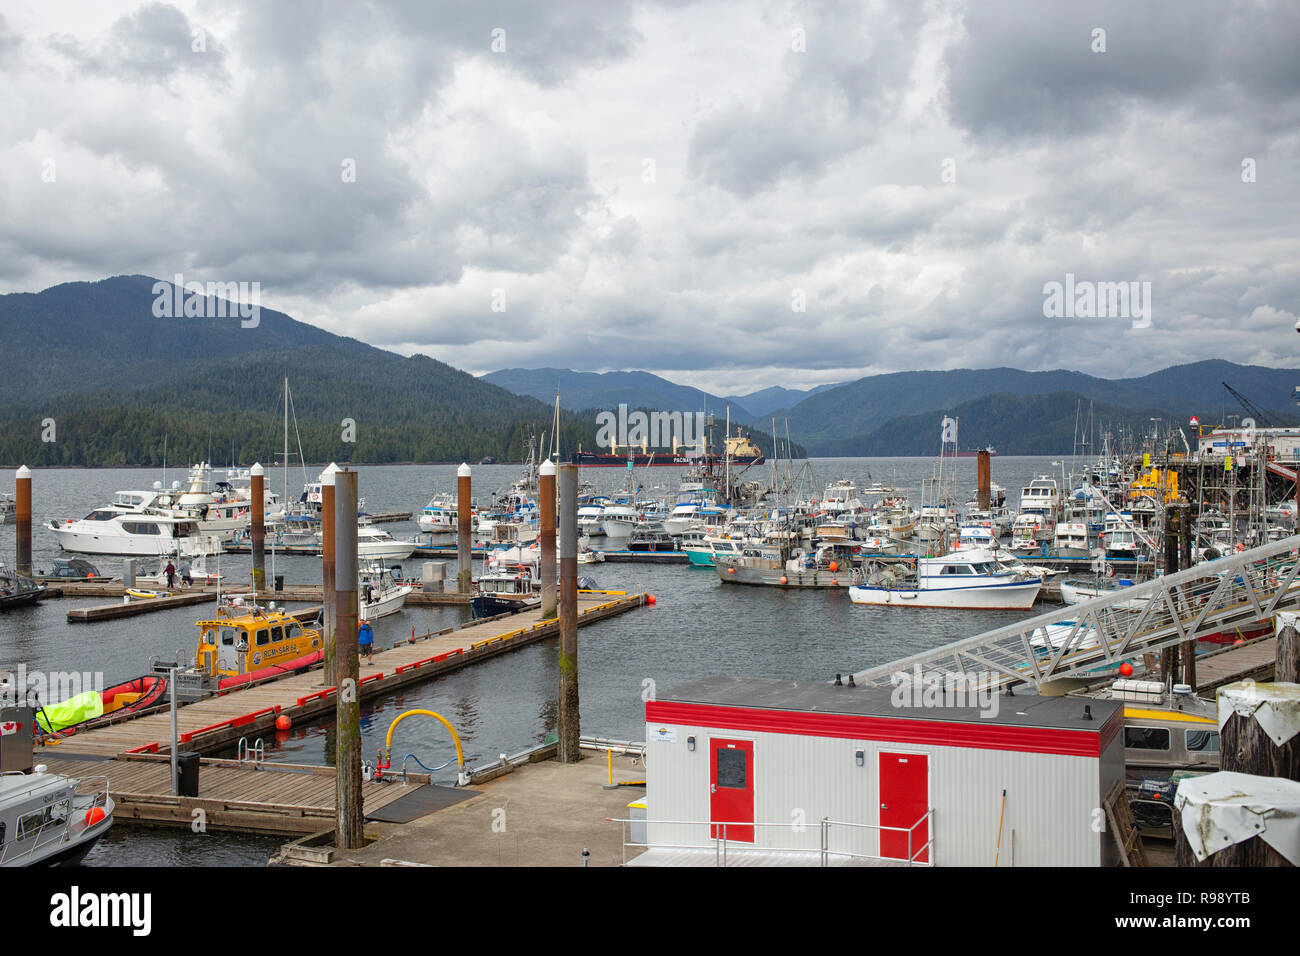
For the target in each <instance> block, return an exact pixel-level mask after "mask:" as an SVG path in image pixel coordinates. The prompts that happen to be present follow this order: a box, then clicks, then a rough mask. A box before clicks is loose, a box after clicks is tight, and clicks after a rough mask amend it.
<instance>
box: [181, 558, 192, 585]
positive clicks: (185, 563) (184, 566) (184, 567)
mask: <svg viewBox="0 0 1300 956" xmlns="http://www.w3.org/2000/svg"><path fill="white" fill-rule="evenodd" d="M181 584H183V585H185V586H186V587H190V586H191V585H193V584H194V577H193V575H191V574H190V561H189V558H185V559H184V560H182V561H181Z"/></svg>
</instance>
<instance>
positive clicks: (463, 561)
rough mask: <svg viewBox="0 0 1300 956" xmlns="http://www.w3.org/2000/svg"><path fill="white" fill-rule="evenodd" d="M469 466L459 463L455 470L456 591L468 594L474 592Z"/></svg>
mask: <svg viewBox="0 0 1300 956" xmlns="http://www.w3.org/2000/svg"><path fill="white" fill-rule="evenodd" d="M472 493H473V492H472V484H471V481H470V470H469V464H468V463H466V462H461V463H460V467H459V468H457V469H456V590H457V591H459V592H460V593H461V594H470V593H472V592H473V590H474V566H473V565H472V564H471V563H470V552H471V548H472V541H471V540H470V534H471V531H472V527H473V514H472V511H471V508H472V504H471V501H470V496H471V494H472Z"/></svg>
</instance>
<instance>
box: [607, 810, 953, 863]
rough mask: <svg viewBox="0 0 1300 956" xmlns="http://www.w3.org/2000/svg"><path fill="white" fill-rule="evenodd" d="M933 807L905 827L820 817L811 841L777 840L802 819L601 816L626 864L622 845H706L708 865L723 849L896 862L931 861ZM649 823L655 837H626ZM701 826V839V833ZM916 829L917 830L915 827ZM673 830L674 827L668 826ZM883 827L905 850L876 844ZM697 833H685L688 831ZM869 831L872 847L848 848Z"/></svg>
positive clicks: (724, 859) (720, 858)
mask: <svg viewBox="0 0 1300 956" xmlns="http://www.w3.org/2000/svg"><path fill="white" fill-rule="evenodd" d="M933 820H934V808H933V807H929V808H927V809H926V811H925V812H924V813H923V814H921V816H919V817H918V818H917V820H916V822H915V823H913V824H912V825H911V826H909V827H900V826H886V825H884V824H879V823H852V822H849V821H846V820H832V819H831V818H830V817H822V818H821V819H820V820H819V821H817V828H818V842H817V845H816V846H813V845H812V844H811V842H810V840H809V839H805V840H801V841H791V842H788V843H783V842H780V839H781V837H780V835H781V834H782V833H805V832H807V831H808V830H810V829H811V826H809V825H807V824H805V825H802V826H800V827H795V826H794V825H792V824H791V823H790V822H789V821H782V822H780V823H767V822H763V821H752V820H749V821H732V822H727V821H719V820H643V819H632V818H630V817H627V818H616V817H606V818H605V822H607V823H617V824H620V825H621V826H622V829H623V865H624V866H627V864H628V850H688V851H689V850H696V851H701V850H702V851H712V853H713V858H714V865H716V866H719V867H725V866H728V865H729V863H728V851H730V853H731V854H732V855H739V858H740V859H741V860H742V861H743V859H744V855H745V854H754V853H759V854H764V853H766V854H793V855H798V856H802V857H804V858H815V859H816V860H817V865H818V866H823V867H825V866H830V865H832V864H834V863H851V862H854V861H858V860H866V861H872V862H881V863H890V864H894V865H899V866H933V865H934V858H933V854H932V848H933V846H934V827H933V825H932V824H933ZM649 827H655V828H656V830H657V831H659V832H657V834H656V835H657V837H658V839H656V840H655V841H654V842H649V841H648V839H647V840H645V841H638V840H636V839H634V838H633V837H632V832H633V828H636V829H642V830H645V831H647V833H648V828H649ZM670 828H684V829H685V830H686V841H687V842H676V841H674V840H672V839H671V838H669V837H668V836H667V834H668V833H669V832H670ZM705 828H707V829H708V837H707V839H704V838H703V835H704V830H705ZM918 830H919V831H920V832H919V833H918V832H917V831H918ZM672 832H676V831H672ZM767 833H771V834H775V835H774V836H772V837H769V838H764V839H757V837H758V835H759V834H767ZM887 833H894V834H898V836H899V837H900V838H902V837H905V838H906V840H907V849H906V854H905V855H900V856H894V855H891V854H886V853H884V852H883V849H882V848H881V846H880V844H881V843H882V842H883V838H884V835H885V834H887ZM693 835H694V836H697V837H698V838H697V839H693V840H692V839H691V836H693ZM872 836H874V842H875V843H876V851H875V852H869V851H866V850H863V849H854V848H853V847H854V846H855V845H859V844H868V843H870V842H872V840H871V839H870V838H871V837H872Z"/></svg>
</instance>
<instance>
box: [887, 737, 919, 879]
mask: <svg viewBox="0 0 1300 956" xmlns="http://www.w3.org/2000/svg"><path fill="white" fill-rule="evenodd" d="M929 804H930V758H929V757H927V756H926V755H925V754H895V753H885V752H883V751H882V752H881V754H880V825H881V827H901V828H902V829H899V830H884V829H882V830H881V831H880V855H881V856H883V857H888V858H889V859H893V860H906V859H908V858H909V857H910V858H911V859H913V860H915V861H916V862H918V863H929V862H930V848H929V847H928V846H926V844H927V843H928V842H929V839H930V821H929V820H922V819H921V818H922V817H924V816H925V814H926V811H927V810H929V808H930V807H929ZM918 820H920V821H921V822H920V824H919V825H916V824H917V821H918ZM914 825H915V828H914V829H913V830H912V832H911V847H910V851H909V846H908V834H907V832H906V831H907V829H908V828H909V827H913V826H914ZM922 847H925V848H924V849H922Z"/></svg>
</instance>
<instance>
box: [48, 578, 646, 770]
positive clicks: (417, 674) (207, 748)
mask: <svg viewBox="0 0 1300 956" xmlns="http://www.w3.org/2000/svg"><path fill="white" fill-rule="evenodd" d="M646 603H648V596H647V595H644V594H627V593H625V592H621V591H608V592H593V591H584V592H582V593H581V594H579V597H578V626H579V627H585V626H586V625H588V624H592V623H595V622H596V621H601V620H604V619H605V618H608V617H613V616H615V615H618V614H623V613H625V612H627V611H630V610H633V609H635V608H638V607H641V606H642V605H643V604H646ZM559 627H560V624H559V620H558V619H557V618H550V619H547V620H543V619H542V615H541V610H540V609H537V608H534V609H531V610H528V611H521V612H519V613H517V614H506V615H498V616H497V617H493V618H487V619H485V620H483V621H473V622H468V623H466V624H463V625H459V626H456V627H449V628H444V629H443V630H440V631H434V632H431V633H428V634H424V635H418V636H416V637H414V638H408V639H406V640H403V641H401V642H400V643H398V644H397V645H396V646H395V647H393V648H390V649H389V650H385V651H376V652H375V655H374V661H373V662H372V663H366V662H364V661H363V662H362V664H361V680H360V683H359V686H358V694H359V697H360V699H362V700H365V699H368V698H371V697H377V696H380V695H382V694H387V693H389V692H391V691H393V690H396V689H397V688H399V687H405V686H409V685H412V684H416V683H422V682H424V681H427V680H429V679H431V678H433V677H436V676H438V675H440V674H445V673H447V672H448V671H452V670H458V669H459V668H462V667H465V666H467V665H469V664H473V663H477V662H478V661H481V660H486V659H487V658H489V657H495V656H497V655H499V654H503V653H506V652H508V651H512V650H515V649H516V648H519V647H524V646H526V645H528V644H533V643H535V642H537V641H540V640H544V639H546V638H548V637H552V636H554V635H556V634H558V633H559ZM323 677H324V671H323V669H321V668H319V667H318V668H314V669H312V670H309V671H306V672H303V673H298V674H291V675H288V676H284V677H279V678H276V679H273V680H269V681H264V682H261V683H258V684H253V685H249V686H246V687H243V688H240V689H237V690H232V691H229V692H226V693H222V694H220V695H218V696H216V697H209V698H205V699H204V700H201V701H198V702H196V703H192V704H186V705H184V706H181V707H179V708H177V728H178V735H179V738H180V746H181V747H182V748H183V749H185V750H195V751H199V752H200V753H212V752H213V751H216V750H220V749H222V748H225V747H230V746H234V745H235V743H236V742H237V741H238V740H239V738H240V737H246V736H254V735H257V734H260V733H268V732H270V731H272V730H273V729H274V726H275V721H276V718H277V717H279V716H281V715H284V716H287V717H289V718H290V719H291V720H292V721H294V722H295V723H297V722H300V721H303V720H310V719H313V718H316V717H319V716H321V715H323V714H325V713H332V712H333V710H334V698H335V693H336V691H337V687H335V686H333V685H326V684H324V683H323ZM170 740H171V722H170V716H169V712H168V710H167V709H166V708H163V709H160V710H156V711H153V712H152V713H149V714H144V715H138V716H132V717H128V718H125V719H122V720H120V721H117V722H110V723H108V724H106V725H103V726H101V727H97V728H93V729H88V730H83V731H81V732H80V733H74V734H70V735H68V736H66V737H64V738H62V739H61V740H60V741H59V742H58V743H51V744H48V745H46V746H45V747H43V748H39V747H38V748H37V754H38V757H37V759H38V761H41V760H43V758H44V756H45V755H50V756H55V755H63V754H69V753H75V754H79V755H84V756H99V757H117V756H118V755H131V754H138V753H167V752H169V749H170V745H169V741H170Z"/></svg>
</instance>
